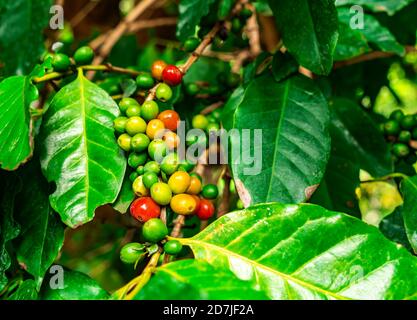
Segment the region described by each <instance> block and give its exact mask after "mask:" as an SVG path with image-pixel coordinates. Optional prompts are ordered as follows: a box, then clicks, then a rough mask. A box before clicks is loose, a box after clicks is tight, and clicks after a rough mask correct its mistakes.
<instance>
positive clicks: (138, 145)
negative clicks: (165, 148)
mask: <svg viewBox="0 0 417 320" xmlns="http://www.w3.org/2000/svg"><path fill="white" fill-rule="evenodd" d="M150 143H151V140H150V139H149V137H148V136H147V135H146V134H143V133H138V134H137V135H135V136H134V137H133V138H132V141H131V147H132V150H133V151H135V152H142V151H145V150H147V149H148V147H149V144H150Z"/></svg>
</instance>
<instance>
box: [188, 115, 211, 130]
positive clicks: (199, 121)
mask: <svg viewBox="0 0 417 320" xmlns="http://www.w3.org/2000/svg"><path fill="white" fill-rule="evenodd" d="M208 124H209V121H208V120H207V117H206V116H203V115H202V114H199V115H196V116H195V117H194V118H193V120H192V126H193V128H195V129H201V130H206V129H207V126H208Z"/></svg>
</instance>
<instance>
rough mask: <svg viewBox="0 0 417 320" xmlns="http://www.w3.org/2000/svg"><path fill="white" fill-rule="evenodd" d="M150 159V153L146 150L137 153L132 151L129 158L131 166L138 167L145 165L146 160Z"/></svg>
mask: <svg viewBox="0 0 417 320" xmlns="http://www.w3.org/2000/svg"><path fill="white" fill-rule="evenodd" d="M147 160H148V155H147V154H146V152H143V153H136V152H132V153H131V154H130V155H129V158H128V159H127V162H128V164H129V167H131V168H133V169H136V168H137V167H139V166H143V165H144V164H145V163H146V161H147Z"/></svg>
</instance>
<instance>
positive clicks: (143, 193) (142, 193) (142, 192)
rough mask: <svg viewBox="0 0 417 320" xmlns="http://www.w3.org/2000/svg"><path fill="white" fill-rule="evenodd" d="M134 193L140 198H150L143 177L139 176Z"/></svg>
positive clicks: (134, 183)
mask: <svg viewBox="0 0 417 320" xmlns="http://www.w3.org/2000/svg"><path fill="white" fill-rule="evenodd" d="M132 188H133V192H134V193H135V194H136V195H137V196H138V197H139V198H142V197H147V196H149V190H148V189H147V188H146V187H145V184H144V183H143V176H139V177H138V178H137V179H136V180H135V181H134V182H133V185H132Z"/></svg>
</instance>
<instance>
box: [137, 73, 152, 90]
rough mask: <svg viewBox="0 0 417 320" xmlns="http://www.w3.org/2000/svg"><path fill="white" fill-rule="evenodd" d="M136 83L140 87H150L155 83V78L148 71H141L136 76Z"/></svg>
mask: <svg viewBox="0 0 417 320" xmlns="http://www.w3.org/2000/svg"><path fill="white" fill-rule="evenodd" d="M136 84H137V85H138V87H139V88H140V89H150V88H152V87H153V86H154V85H155V80H154V79H153V78H152V76H151V75H150V74H149V73H141V74H140V75H138V77H137V78H136Z"/></svg>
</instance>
